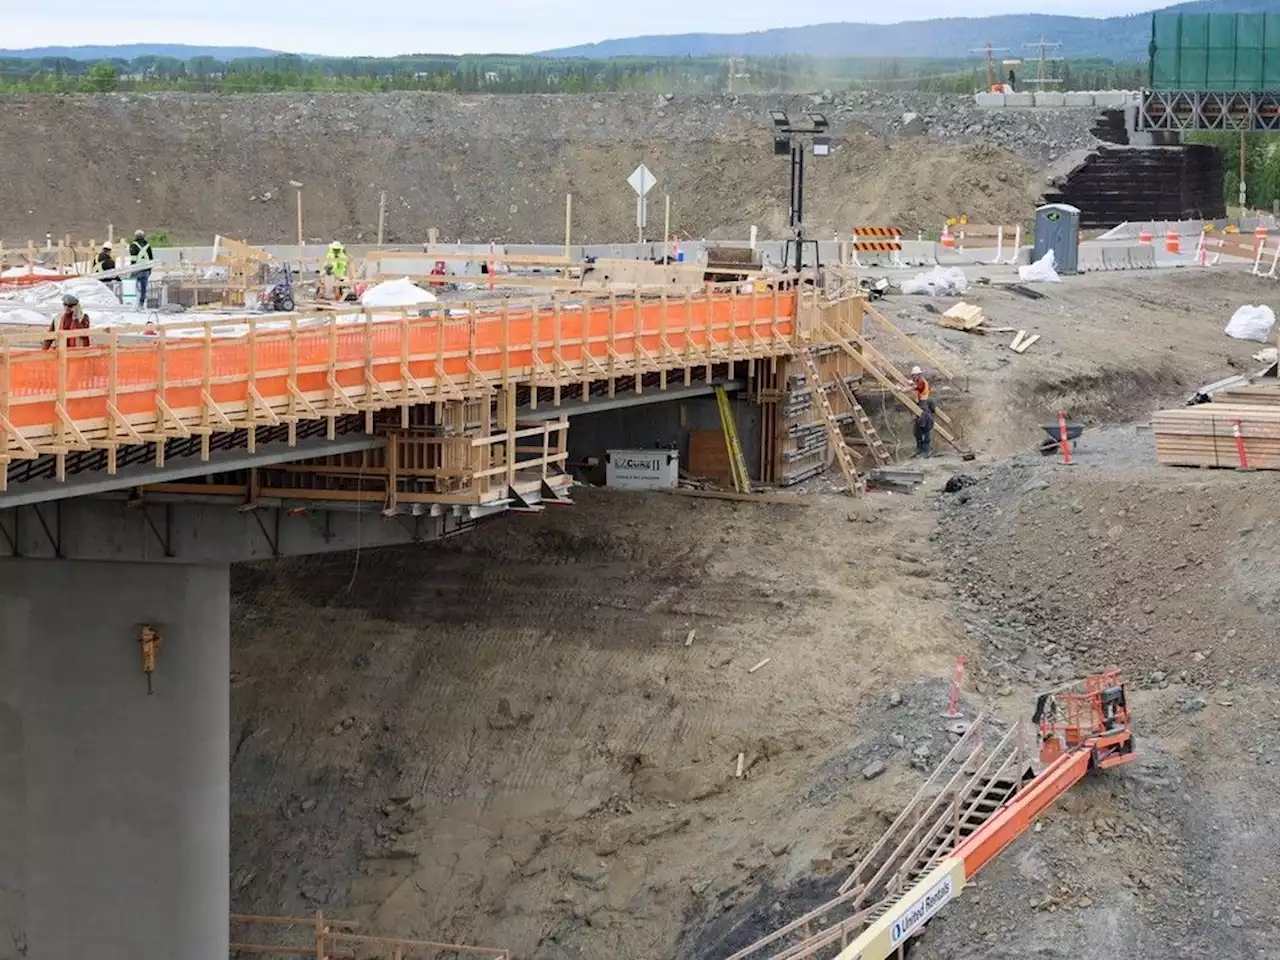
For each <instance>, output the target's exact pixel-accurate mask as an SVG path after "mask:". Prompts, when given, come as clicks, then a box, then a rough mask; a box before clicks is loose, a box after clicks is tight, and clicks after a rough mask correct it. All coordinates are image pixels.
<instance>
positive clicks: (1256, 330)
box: [1225, 306, 1276, 343]
mask: <svg viewBox="0 0 1280 960" xmlns="http://www.w3.org/2000/svg"><path fill="white" fill-rule="evenodd" d="M1275 325H1276V315H1275V313H1274V312H1273V311H1272V309H1271V308H1270V307H1268V306H1261V307H1252V306H1245V307H1241V308H1240V309H1239V310H1237V311H1236V312H1235V313H1233V314H1232V315H1231V319H1230V320H1229V321H1228V322H1227V329H1226V331H1225V333H1226V335H1227V336H1228V337H1234V338H1235V339H1236V340H1257V341H1258V342H1259V343H1269V342H1270V341H1271V330H1272V328H1274V327H1275Z"/></svg>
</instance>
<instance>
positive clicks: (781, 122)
mask: <svg viewBox="0 0 1280 960" xmlns="http://www.w3.org/2000/svg"><path fill="white" fill-rule="evenodd" d="M769 116H770V117H771V118H772V120H773V125H774V126H775V127H789V126H791V119H790V118H789V117H788V116H787V113H786V111H785V110H770V111H769Z"/></svg>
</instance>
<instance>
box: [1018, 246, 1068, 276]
mask: <svg viewBox="0 0 1280 960" xmlns="http://www.w3.org/2000/svg"><path fill="white" fill-rule="evenodd" d="M1057 264H1058V261H1057V258H1056V257H1055V256H1054V255H1053V251H1052V250H1050V251H1049V252H1048V253H1046V254H1045V255H1044V256H1043V257H1041V258H1040V259H1039V260H1037V261H1036V262H1035V263H1030V264H1027V265H1026V266H1025V267H1019V268H1018V279H1019V280H1021V281H1022V282H1023V283H1061V282H1062V278H1061V277H1060V276H1058V271H1057V269H1056V268H1057Z"/></svg>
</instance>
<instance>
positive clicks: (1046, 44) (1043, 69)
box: [1026, 35, 1062, 88]
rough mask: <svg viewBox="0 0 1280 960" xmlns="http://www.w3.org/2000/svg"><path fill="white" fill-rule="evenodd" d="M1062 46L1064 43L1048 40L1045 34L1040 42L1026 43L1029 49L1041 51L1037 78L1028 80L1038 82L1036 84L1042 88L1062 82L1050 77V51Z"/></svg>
mask: <svg viewBox="0 0 1280 960" xmlns="http://www.w3.org/2000/svg"><path fill="white" fill-rule="evenodd" d="M1060 46H1062V44H1060V43H1054V42H1050V41H1048V40H1046V39H1045V38H1044V36H1043V35H1042V36H1041V37H1040V40H1039V41H1038V42H1036V43H1028V44H1026V47H1027V48H1028V49H1029V50H1036V51H1038V52H1039V59H1040V63H1039V67H1038V68H1037V70H1036V78H1035V79H1034V80H1031V81H1028V82H1030V83H1034V84H1036V86H1038V87H1040V88H1043V87H1044V86H1046V85H1047V84H1053V83H1061V82H1062V81H1061V80H1058V79H1057V78H1054V77H1050V76H1049V70H1048V62H1049V51H1050V50H1056V49H1057V48H1058V47H1060ZM1054 59H1055V60H1056V59H1060V58H1058V57H1055V58H1054Z"/></svg>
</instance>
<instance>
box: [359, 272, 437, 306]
mask: <svg viewBox="0 0 1280 960" xmlns="http://www.w3.org/2000/svg"><path fill="white" fill-rule="evenodd" d="M436 300H437V297H436V295H435V294H434V293H431V292H430V291H429V290H423V289H422V288H421V287H420V286H418V285H417V284H416V283H414V282H413V281H412V280H410V279H409V278H408V277H401V278H400V279H399V280H387V281H385V282H383V283H379V284H375V285H374V286H372V287H370V288H369V289H368V290H366V291H365V292H364V295H363V296H362V297H361V298H360V304H361V306H365V307H416V306H418V305H419V304H423V303H435V302H436Z"/></svg>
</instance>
